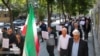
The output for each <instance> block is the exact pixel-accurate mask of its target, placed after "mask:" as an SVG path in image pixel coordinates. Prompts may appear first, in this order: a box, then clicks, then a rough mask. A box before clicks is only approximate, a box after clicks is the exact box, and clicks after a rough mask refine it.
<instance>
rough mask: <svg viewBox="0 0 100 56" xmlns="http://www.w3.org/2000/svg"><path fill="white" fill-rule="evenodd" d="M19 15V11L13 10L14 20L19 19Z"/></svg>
mask: <svg viewBox="0 0 100 56" xmlns="http://www.w3.org/2000/svg"><path fill="white" fill-rule="evenodd" d="M19 13H20V11H18V10H12V15H13V17H14V18H15V17H17V16H18V15H19Z"/></svg>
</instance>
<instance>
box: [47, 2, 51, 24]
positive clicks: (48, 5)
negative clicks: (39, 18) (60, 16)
mask: <svg viewBox="0 0 100 56" xmlns="http://www.w3.org/2000/svg"><path fill="white" fill-rule="evenodd" d="M47 10H48V26H51V18H50V4H49V3H47Z"/></svg>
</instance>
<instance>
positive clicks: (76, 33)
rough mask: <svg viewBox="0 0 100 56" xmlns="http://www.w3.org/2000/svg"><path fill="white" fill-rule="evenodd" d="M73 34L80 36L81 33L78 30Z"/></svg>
mask: <svg viewBox="0 0 100 56" xmlns="http://www.w3.org/2000/svg"><path fill="white" fill-rule="evenodd" d="M72 33H73V35H80V32H79V30H78V29H75V30H74V31H73V32H72Z"/></svg>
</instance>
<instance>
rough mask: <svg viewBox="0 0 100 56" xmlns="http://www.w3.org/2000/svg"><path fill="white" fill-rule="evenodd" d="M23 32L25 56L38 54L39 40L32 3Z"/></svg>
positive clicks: (36, 55)
mask: <svg viewBox="0 0 100 56" xmlns="http://www.w3.org/2000/svg"><path fill="white" fill-rule="evenodd" d="M22 34H25V43H24V50H23V56H38V53H39V41H38V36H37V29H36V22H35V16H34V11H33V7H32V5H30V6H29V13H28V16H27V20H26V23H25V26H24V28H23V31H22Z"/></svg>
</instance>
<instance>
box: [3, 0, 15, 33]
mask: <svg viewBox="0 0 100 56" xmlns="http://www.w3.org/2000/svg"><path fill="white" fill-rule="evenodd" d="M2 2H3V4H4V5H5V6H6V7H7V8H8V10H9V14H10V23H11V26H10V27H11V28H12V30H13V32H14V26H13V16H12V11H11V8H10V6H9V2H10V1H9V0H7V2H6V1H5V0H2Z"/></svg>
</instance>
